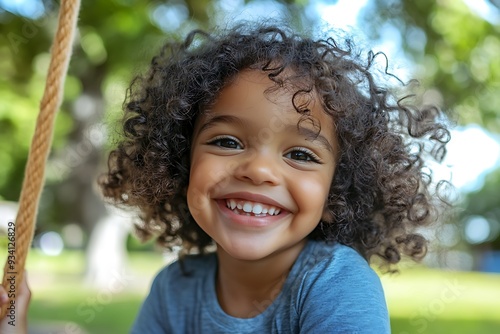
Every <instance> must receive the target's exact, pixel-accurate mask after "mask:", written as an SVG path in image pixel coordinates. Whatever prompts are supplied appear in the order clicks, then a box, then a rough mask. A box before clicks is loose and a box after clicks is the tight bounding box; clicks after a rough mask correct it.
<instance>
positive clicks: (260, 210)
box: [226, 199, 281, 215]
mask: <svg viewBox="0 0 500 334" xmlns="http://www.w3.org/2000/svg"><path fill="white" fill-rule="evenodd" d="M226 206H227V207H228V208H230V209H231V210H234V209H238V210H243V211H244V212H247V213H254V214H256V215H259V214H269V215H278V214H279V213H280V211H281V209H280V208H277V207H275V206H272V205H267V204H262V203H256V202H250V201H239V200H235V199H226Z"/></svg>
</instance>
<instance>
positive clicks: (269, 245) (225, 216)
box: [187, 70, 338, 260]
mask: <svg viewBox="0 0 500 334" xmlns="http://www.w3.org/2000/svg"><path fill="white" fill-rule="evenodd" d="M274 85H275V84H274V83H273V82H272V81H270V80H269V79H268V77H267V76H266V75H265V74H263V73H262V72H260V71H253V70H247V71H243V72H242V73H241V74H239V76H238V77H237V78H236V80H235V81H234V82H232V83H231V84H230V85H229V86H227V87H226V88H224V89H223V90H222V92H221V93H220V96H219V98H218V100H217V101H216V103H215V104H214V106H213V108H212V109H211V110H210V112H209V113H207V114H203V115H201V116H199V118H198V120H197V122H196V126H195V131H194V135H193V144H192V148H191V171H190V181H189V187H188V192H187V199H188V205H189V209H190V212H191V214H192V215H193V218H194V219H195V220H196V222H197V223H198V225H199V226H200V227H201V228H202V229H203V230H204V231H205V232H206V233H207V234H208V235H210V236H211V237H212V239H213V240H214V241H215V242H216V243H217V245H218V247H219V248H222V249H223V250H224V251H225V252H226V253H228V254H229V255H230V256H232V257H234V258H238V259H245V260H257V259H261V258H264V257H266V256H269V255H271V254H274V253H276V252H281V251H287V250H291V249H294V248H295V249H300V248H301V247H302V246H303V244H304V240H305V237H306V236H307V235H308V234H309V233H310V232H311V231H312V230H313V229H314V228H315V227H316V226H317V224H318V223H319V221H320V219H321V217H322V215H323V212H324V206H325V202H326V199H327V196H328V192H329V189H330V185H331V182H332V178H333V173H334V170H335V165H336V164H335V162H336V157H337V156H338V143H337V139H336V136H335V130H334V124H333V120H332V118H331V117H330V116H329V115H327V114H326V113H324V111H323V110H322V108H321V105H320V103H319V102H318V101H316V100H312V101H311V102H310V104H309V106H308V107H309V109H310V110H311V116H312V117H313V118H314V120H315V122H316V123H319V124H320V125H321V131H320V132H319V136H316V134H317V131H318V127H313V125H312V123H311V122H310V121H307V120H306V121H304V122H301V123H300V130H299V129H298V128H297V123H298V121H299V119H300V116H301V115H300V114H299V113H297V112H296V111H295V110H294V108H293V105H292V102H291V101H292V94H290V93H289V92H286V91H285V90H283V89H280V90H277V91H275V92H272V93H268V94H267V96H266V95H265V94H264V91H265V90H266V89H268V88H269V87H274ZM307 100H308V99H307V98H306V97H302V98H299V101H298V102H302V103H303V102H305V101H307ZM309 100H311V99H310V98H309ZM266 212H267V213H266Z"/></svg>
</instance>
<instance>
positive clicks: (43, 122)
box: [0, 0, 80, 319]
mask: <svg viewBox="0 0 500 334" xmlns="http://www.w3.org/2000/svg"><path fill="white" fill-rule="evenodd" d="M79 8H80V0H62V1H61V8H60V10H59V20H58V27H57V31H56V35H55V38H54V41H53V45H52V52H51V61H50V65H49V70H48V74H47V80H46V84H45V91H44V94H43V98H42V101H41V103H40V113H39V114H38V118H37V122H36V127H35V133H34V136H33V139H32V141H31V147H30V151H29V155H28V162H27V164H26V169H25V173H24V181H23V185H22V188H21V196H20V199H19V210H18V212H17V217H16V223H15V231H12V230H9V232H11V233H9V234H8V238H9V243H8V250H7V251H8V255H7V261H6V263H5V266H4V276H3V283H2V284H3V286H4V287H5V289H6V290H7V291H8V292H10V291H13V294H12V295H16V293H17V291H18V286H19V284H20V283H21V280H22V275H23V272H24V265H25V262H26V256H27V255H28V250H29V248H30V245H31V241H32V239H33V233H34V231H35V218H36V214H37V211H38V202H39V199H40V194H41V192H42V188H43V183H44V174H45V162H46V161H47V157H48V155H49V151H50V146H51V143H52V135H53V132H54V131H53V129H54V120H55V116H56V113H57V110H58V109H59V107H60V106H61V100H62V93H63V86H64V80H65V78H66V71H67V69H68V64H69V59H70V57H71V52H72V44H73V40H74V35H75V30H76V22H77V16H78V10H79ZM10 295H11V294H10V293H9V296H10ZM14 299H15V296H13V298H12V299H11V300H14ZM6 305H10V301H9V303H8V304H6ZM9 312H10V311H9ZM6 313H7V306H6V307H4V308H3V309H2V310H1V313H0V319H2V318H3V317H4V316H5V315H6Z"/></svg>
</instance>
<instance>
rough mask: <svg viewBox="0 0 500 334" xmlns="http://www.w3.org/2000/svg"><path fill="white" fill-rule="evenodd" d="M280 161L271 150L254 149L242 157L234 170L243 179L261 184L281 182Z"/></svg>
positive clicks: (235, 174)
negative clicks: (260, 150) (258, 150)
mask: <svg viewBox="0 0 500 334" xmlns="http://www.w3.org/2000/svg"><path fill="white" fill-rule="evenodd" d="M278 165H279V162H278V161H276V158H275V157H273V155H272V154H270V153H269V152H257V151H253V152H252V153H251V154H249V155H247V156H245V157H242V161H241V162H240V163H239V164H238V167H237V168H236V169H235V170H234V176H235V177H236V178H237V179H239V180H242V181H246V182H252V183H254V184H257V185H260V184H264V183H268V184H271V185H277V184H278V183H279V179H280V178H279V166H278Z"/></svg>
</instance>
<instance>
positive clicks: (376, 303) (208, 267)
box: [131, 241, 390, 334]
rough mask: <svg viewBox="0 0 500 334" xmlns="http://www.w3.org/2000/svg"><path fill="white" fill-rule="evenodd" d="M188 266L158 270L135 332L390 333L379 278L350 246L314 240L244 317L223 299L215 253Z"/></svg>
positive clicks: (187, 261)
mask: <svg viewBox="0 0 500 334" xmlns="http://www.w3.org/2000/svg"><path fill="white" fill-rule="evenodd" d="M184 269H185V271H186V272H188V273H189V276H185V275H184V274H183V271H182V270H181V266H180V264H179V262H174V263H173V264H171V265H169V266H167V267H166V268H164V269H163V270H162V271H161V272H160V273H159V274H158V275H157V276H156V278H155V280H154V282H153V285H152V287H151V292H150V294H149V296H148V297H147V298H146V300H145V301H144V303H143V305H142V307H141V310H140V312H139V315H138V317H137V319H136V320H135V323H134V326H133V328H132V331H131V333H133V334H160V333H182V334H186V333H188V334H191V333H192V334H198V333H203V334H205V333H210V334H212V333H215V334H218V333H230V334H237V333H259V334H261V333H280V334H281V333H283V334H290V333H307V334H310V333H313V334H314V333H363V334H366V333H376V334H384V333H390V326H389V315H388V312H387V306H386V302H385V298H384V292H383V289H382V285H381V284H380V279H379V278H378V276H377V274H376V273H375V272H374V271H373V270H372V269H371V268H370V266H369V265H368V263H367V262H366V260H365V259H363V258H362V257H361V256H360V255H359V254H358V253H357V252H356V251H355V250H354V249H352V248H350V247H347V246H343V245H340V244H326V243H324V242H321V241H309V242H308V243H307V244H306V246H305V247H304V249H303V250H302V252H301V253H300V255H299V257H298V258H297V260H296V261H295V263H294V265H293V266H292V269H291V271H290V274H289V275H288V277H287V278H286V280H285V282H284V284H283V286H282V289H281V291H280V292H277V293H276V295H275V296H273V297H272V298H274V301H271V300H270V301H269V302H268V303H265V302H264V303H260V304H259V303H256V305H255V306H256V314H255V316H254V317H251V318H245V319H243V318H235V317H233V316H230V315H228V314H227V313H225V312H224V311H223V310H222V308H221V307H220V305H219V302H218V300H217V296H216V291H215V277H216V270H217V257H216V255H215V254H208V255H204V256H188V257H186V258H185V259H184ZM266 307H267V308H266Z"/></svg>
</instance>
